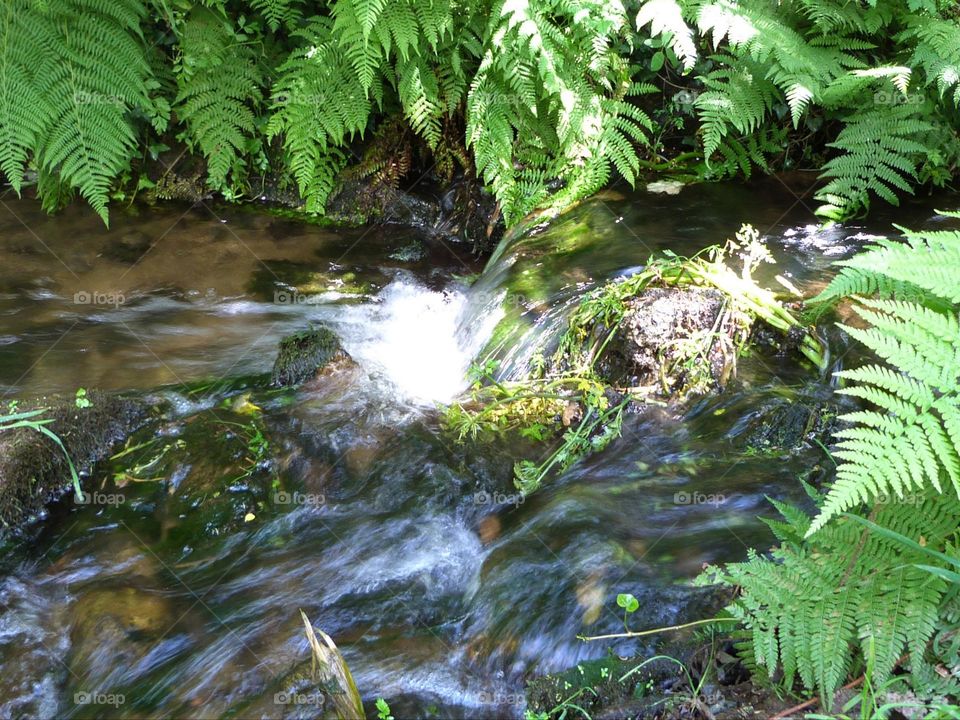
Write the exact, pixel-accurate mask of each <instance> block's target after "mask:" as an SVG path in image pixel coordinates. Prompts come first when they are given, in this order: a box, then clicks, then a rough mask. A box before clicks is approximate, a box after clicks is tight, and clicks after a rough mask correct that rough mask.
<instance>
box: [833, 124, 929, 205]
mask: <svg viewBox="0 0 960 720" xmlns="http://www.w3.org/2000/svg"><path fill="white" fill-rule="evenodd" d="M935 129H936V128H935V126H934V125H933V124H931V123H930V122H927V121H926V120H923V119H921V115H920V113H919V112H918V110H917V109H916V108H915V107H912V106H909V105H897V106H894V107H889V108H871V109H869V110H865V111H863V112H860V113H857V114H856V115H854V116H853V117H852V118H851V119H849V120H848V121H847V123H846V125H845V126H844V128H843V130H841V131H840V134H839V135H838V136H837V139H836V141H835V142H832V143H828V146H829V147H835V148H837V149H839V150H841V151H843V152H842V154H840V155H838V156H837V157H835V158H833V159H831V160H830V161H829V162H827V164H826V165H825V166H824V171H823V172H822V173H821V177H823V178H829V179H830V182H829V183H827V185H826V186H825V187H823V188H822V189H821V190H819V191H818V192H817V195H816V197H817V199H818V200H821V201H823V202H824V204H823V205H822V206H821V207H819V208H818V209H817V213H818V214H819V215H822V216H823V217H825V218H828V219H832V220H841V219H843V218H845V217H848V216H849V215H850V214H852V212H853V210H855V209H858V208H866V207H869V205H870V193H871V192H873V193H876V194H877V195H879V196H880V197H881V198H883V199H884V200H886V201H887V202H889V203H891V204H894V205H896V204H899V201H898V199H897V191H900V192H907V193H909V192H912V183H913V181H915V180H916V174H917V165H918V162H919V159H920V158H921V157H923V156H924V154H925V153H927V152H929V150H930V148H931V146H935V143H934V142H931V141H930V140H929V139H928V140H927V141H926V142H924V139H925V136H927V137H929V136H931V135H933V133H934V130H935Z"/></svg>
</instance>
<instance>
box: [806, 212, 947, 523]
mask: <svg viewBox="0 0 960 720" xmlns="http://www.w3.org/2000/svg"><path fill="white" fill-rule="evenodd" d="M906 240H907V241H906V242H904V243H894V242H890V241H882V242H880V243H878V244H876V245H875V246H873V247H872V248H870V249H868V250H867V251H866V252H863V253H861V254H859V255H857V256H855V257H854V258H852V259H850V260H847V261H844V262H842V263H841V265H842V266H843V270H842V271H841V273H840V275H839V276H838V277H837V278H836V279H835V280H834V281H833V282H832V283H831V284H830V285H829V286H828V287H827V288H826V289H825V290H824V291H823V292H822V293H821V294H820V295H819V296H818V297H817V298H814V302H826V301H835V300H836V299H837V298H839V297H842V296H844V295H847V294H849V293H851V292H855V293H860V294H861V295H860V299H859V302H858V303H857V305H856V306H855V308H854V309H855V311H856V312H857V314H858V315H859V316H860V317H861V318H863V319H864V320H866V321H867V323H868V324H869V327H868V328H866V329H864V328H858V327H849V326H842V327H843V328H844V330H845V331H846V332H847V333H848V334H849V335H850V336H851V337H853V338H854V339H856V340H858V341H859V342H861V343H862V344H863V345H865V346H866V347H868V348H869V349H870V350H872V351H873V352H874V353H875V354H876V355H877V356H878V357H879V358H880V359H881V360H882V361H884V362H885V364H882V365H881V364H870V365H867V366H864V367H861V368H857V369H854V370H846V371H842V372H840V373H839V375H840V376H841V377H843V378H845V379H847V380H849V381H852V382H853V383H854V384H853V385H852V386H850V387H847V388H844V389H842V390H840V392H842V393H845V394H847V395H852V396H855V397H860V398H863V399H865V400H868V401H869V402H870V403H872V404H873V405H875V406H876V407H877V408H878V409H877V410H863V411H858V412H855V413H851V414H849V415H847V416H845V419H846V420H848V421H850V422H852V423H853V426H852V427H850V428H847V429H845V430H842V431H840V432H838V433H837V436H838V437H840V438H842V440H841V442H840V443H839V445H838V449H837V451H836V452H835V455H836V456H837V457H838V458H840V459H842V460H843V461H844V462H843V463H842V464H841V465H840V467H839V468H838V470H837V479H836V482H835V483H834V485H833V486H832V487H831V489H830V492H829V494H828V495H827V499H826V502H825V503H824V507H823V510H822V511H821V513H820V515H819V516H818V517H817V519H816V521H815V522H814V523H813V525H812V526H811V530H810V531H811V532H814V531H816V530H817V529H819V528H821V527H823V526H824V524H826V522H827V521H828V520H830V519H831V518H833V517H835V516H836V515H838V514H839V513H841V512H843V511H845V510H849V509H851V508H855V507H857V506H859V505H860V504H868V503H871V502H873V501H875V500H876V498H877V497H878V496H888V495H889V496H893V495H895V496H897V497H903V496H904V494H907V493H911V492H922V491H925V490H926V489H928V488H930V487H933V488H935V489H936V490H937V491H943V492H950V493H953V494H956V495H958V496H960V318H958V314H957V307H958V305H960V287H958V285H957V281H956V278H957V276H958V273H960V232H956V231H939V232H928V233H912V232H908V233H907V236H906ZM913 290H917V291H919V293H918V294H917V295H911V294H910V293H911V291H913ZM877 292H880V293H883V294H884V295H888V296H889V295H894V296H896V295H899V297H900V298H901V299H896V297H894V298H891V299H887V298H882V299H868V298H866V297H864V296H863V294H865V293H877ZM905 298H912V299H905Z"/></svg>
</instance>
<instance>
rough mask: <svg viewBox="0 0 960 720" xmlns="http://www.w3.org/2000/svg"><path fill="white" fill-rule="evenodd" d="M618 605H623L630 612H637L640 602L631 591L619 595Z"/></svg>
mask: <svg viewBox="0 0 960 720" xmlns="http://www.w3.org/2000/svg"><path fill="white" fill-rule="evenodd" d="M617 605H619V606H620V607H622V608H623V609H624V610H626V611H627V612H628V613H632V612H636V611H637V608H639V607H640V602H639V601H638V600H637V599H636V598H635V597H634V596H633V595H631V594H630V593H620V594H619V595H617Z"/></svg>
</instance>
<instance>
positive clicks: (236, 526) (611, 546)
mask: <svg viewBox="0 0 960 720" xmlns="http://www.w3.org/2000/svg"><path fill="white" fill-rule="evenodd" d="M940 200H941V203H940V204H944V205H946V204H949V201H948V200H944V199H943V198H941V199H940ZM936 206H937V203H935V202H934V201H933V200H931V199H923V200H921V201H915V202H914V203H913V204H911V205H909V206H907V207H904V208H901V209H899V210H897V211H896V212H895V213H894V212H893V211H886V213H885V214H882V213H877V214H876V215H875V216H871V218H870V220H869V222H863V223H859V224H849V225H845V226H836V227H833V228H829V229H824V228H821V227H819V226H818V225H817V223H816V220H815V219H814V218H813V216H812V213H810V211H809V210H808V209H807V207H806V206H805V204H804V201H802V200H798V198H797V196H796V195H794V194H793V192H792V191H790V190H789V189H788V188H787V186H786V185H784V184H783V182H782V181H780V180H777V179H771V180H766V181H764V182H763V183H758V184H754V185H752V186H750V187H744V186H742V185H732V184H730V185H712V186H697V187H692V188H687V189H684V190H683V191H682V192H680V194H678V195H675V196H668V195H656V194H650V193H645V192H640V191H637V192H628V193H614V192H608V193H606V194H603V195H601V196H598V197H597V198H596V199H594V200H591V201H589V202H587V203H584V204H583V205H582V206H580V207H578V208H576V209H575V210H574V211H572V212H570V213H568V214H567V215H565V216H564V217H563V218H561V219H560V220H558V221H556V222H554V223H553V224H551V225H550V226H549V227H547V228H542V229H538V230H537V231H536V232H535V233H534V234H532V235H530V236H527V237H525V238H521V239H519V240H517V241H514V242H513V243H512V244H511V245H509V246H507V247H503V248H501V249H500V250H499V251H498V253H497V254H496V256H495V258H494V260H493V261H492V262H491V263H490V264H489V265H488V266H487V267H486V268H484V263H483V262H482V261H481V260H478V259H477V258H475V257H473V256H472V255H471V254H470V251H469V248H467V247H464V246H459V245H457V246H449V247H448V246H446V245H445V244H444V243H442V242H439V241H435V240H426V239H424V238H422V237H421V236H420V235H419V234H418V233H417V232H416V231H415V230H409V229H403V228H399V227H393V228H391V227H378V228H371V229H364V228H360V229H350V230H331V229H327V228H323V227H318V226H311V225H306V224H302V223H298V222H295V221H292V220H286V219H281V218H277V217H272V216H270V215H268V214H265V213H260V212H256V211H247V210H243V209H239V208H229V207H220V206H213V207H212V209H211V208H208V207H206V206H205V205H201V206H197V207H194V208H186V207H175V206H164V207H162V208H159V209H154V210H149V209H139V210H137V209H130V210H126V211H125V210H123V209H121V208H117V209H116V210H114V211H113V213H112V215H111V227H110V229H109V230H107V229H105V228H104V227H103V225H102V223H101V222H100V220H99V219H98V218H97V217H96V216H95V215H93V213H92V212H90V211H89V210H88V209H86V208H85V207H81V206H80V204H74V205H72V206H70V207H68V208H67V209H66V210H64V211H63V212H61V213H59V214H58V215H56V216H52V217H51V216H48V215H46V214H45V213H44V212H43V211H42V210H41V209H40V207H39V204H38V203H35V202H33V201H29V200H14V199H11V197H7V198H6V199H4V200H3V202H2V207H0V318H2V324H0V392H2V395H3V397H2V401H3V402H4V403H5V404H6V403H8V402H10V401H11V400H14V399H17V398H30V397H35V396H38V395H47V394H53V393H67V394H70V395H72V394H73V393H74V392H75V391H76V390H77V389H78V388H97V389H103V390H114V391H122V392H124V393H130V394H133V395H138V396H144V397H151V398H155V399H156V400H157V401H158V402H162V403H163V404H164V405H165V407H166V408H167V410H166V412H165V415H164V417H163V418H162V419H160V420H158V421H156V422H154V423H153V424H152V425H151V426H149V427H148V428H146V429H145V430H143V431H140V432H138V433H137V434H136V435H134V436H133V438H131V440H130V442H129V443H128V445H127V449H128V450H129V452H127V453H126V454H125V455H124V456H122V457H117V458H115V459H112V460H111V461H109V462H107V463H104V464H101V466H98V468H97V469H96V471H95V472H94V474H93V475H92V476H91V477H89V478H87V480H86V483H87V487H89V488H91V489H92V490H95V492H94V493H93V494H92V501H91V502H90V503H89V504H77V503H75V502H74V501H73V499H72V496H71V497H67V498H66V499H64V500H63V501H61V502H60V503H59V504H57V505H56V506H54V507H52V508H51V509H50V511H49V514H48V516H47V517H44V518H42V519H40V520H39V521H38V522H36V523H34V524H32V525H31V526H30V527H29V528H28V529H27V530H26V531H24V532H23V533H22V534H21V535H18V536H15V537H8V538H7V539H6V540H4V541H3V543H2V544H0V547H2V549H3V553H2V556H0V557H2V559H0V672H2V675H3V678H4V679H3V682H2V683H0V718H27V717H45V718H55V717H56V718H83V717H116V718H162V717H191V718H219V717H238V718H245V717H311V716H312V714H311V713H312V712H313V710H315V708H311V707H310V706H309V705H307V706H303V707H295V708H294V707H291V706H290V705H289V704H283V703H280V702H278V701H277V699H276V693H277V692H278V688H280V687H282V679H283V678H284V677H287V676H288V675H289V673H290V672H292V671H293V669H295V668H297V667H299V666H300V665H302V663H303V662H304V660H306V659H308V658H309V650H308V645H307V640H306V638H305V636H304V632H303V625H302V622H301V620H300V615H299V610H300V609H302V610H303V611H304V612H305V613H306V614H307V615H308V616H309V618H310V619H311V621H312V622H313V624H314V625H315V626H316V627H318V628H321V629H323V630H324V631H325V632H326V633H328V634H329V635H330V636H331V637H332V638H333V639H334V640H335V641H336V643H337V644H338V646H339V647H340V649H341V651H342V652H343V655H344V657H345V658H346V661H347V663H348V665H349V667H350V669H351V670H352V673H353V676H354V679H355V680H356V683H357V686H358V687H359V689H360V692H361V694H362V696H363V700H364V703H365V706H366V708H367V711H368V713H371V714H372V713H375V711H374V710H373V709H372V708H373V703H374V701H375V700H376V698H378V697H384V698H386V699H387V700H388V701H389V702H390V705H391V708H392V709H393V713H394V715H396V716H397V717H398V718H407V717H431V716H432V717H470V718H485V717H521V716H522V714H523V711H524V708H525V701H524V696H523V690H524V682H525V680H526V679H528V678H529V677H531V676H533V675H536V674H542V673H549V672H556V671H560V670H564V669H567V668H570V667H572V666H575V665H576V664H577V663H578V662H582V661H585V660H589V659H592V658H598V657H602V656H604V655H605V654H606V653H607V652H608V648H610V647H613V649H614V651H615V652H617V653H619V654H621V655H636V654H641V653H643V652H647V651H650V650H651V649H652V648H653V647H654V645H653V643H652V642H651V643H649V644H642V643H640V642H639V641H622V642H619V643H616V644H613V645H611V644H609V643H584V642H581V641H579V640H578V639H577V635H578V634H591V635H596V634H602V633H611V632H617V631H618V630H621V629H622V627H623V624H622V623H623V617H622V615H620V614H619V612H618V608H617V607H616V604H615V599H616V595H617V593H621V592H630V593H633V594H634V595H636V597H637V598H638V599H639V600H640V606H641V609H640V611H639V612H638V613H636V615H635V616H634V619H632V620H631V623H632V624H633V626H635V627H637V628H641V627H657V626H662V625H670V624H674V623H677V622H684V621H689V620H695V619H698V618H701V617H704V615H705V614H706V613H708V612H711V611H712V610H714V609H715V606H714V605H713V604H711V603H713V600H712V599H711V597H710V594H709V592H707V591H704V590H702V589H696V588H693V587H691V585H690V580H691V579H692V578H693V577H694V576H696V575H697V573H698V572H699V571H700V569H701V568H702V566H703V564H704V563H714V562H723V561H735V560H739V559H742V558H743V557H744V556H745V553H746V550H747V548H748V547H758V548H764V547H766V546H767V545H768V544H769V541H770V534H769V532H768V530H767V528H766V526H765V525H764V524H763V523H762V522H761V521H760V520H759V519H758V516H761V515H765V516H771V515H772V509H771V508H770V506H769V504H768V502H767V501H766V499H765V498H766V496H770V497H775V498H779V499H789V500H796V501H800V500H801V499H802V498H803V497H804V491H803V489H802V487H801V486H800V483H799V482H798V481H797V478H798V477H799V476H803V475H804V473H807V472H809V471H810V470H811V468H814V467H816V466H818V465H820V464H822V463H824V462H826V458H825V455H824V452H823V450H822V449H821V448H819V447H816V446H812V445H808V444H801V445H800V446H799V447H796V448H793V449H791V450H789V451H787V452H780V453H768V452H757V451H756V448H754V447H752V445H751V438H753V437H754V436H755V433H756V431H757V428H758V427H760V426H762V424H763V422H764V421H765V419H766V418H768V417H769V416H770V414H771V413H774V412H777V411H779V410H782V409H783V408H790V407H792V406H798V405H801V406H802V405H809V406H813V405H816V404H817V403H820V402H823V401H826V400H828V399H829V397H830V381H829V377H824V376H821V375H820V374H818V373H817V371H815V370H814V369H812V368H810V367H808V366H803V365H801V364H799V363H798V362H797V361H796V358H793V357H780V356H777V355H775V354H773V353H772V352H764V350H763V349H762V348H761V349H760V350H758V351H756V352H754V353H751V354H750V355H749V356H747V357H745V358H744V359H743V360H742V361H741V363H740V368H739V375H738V378H737V381H736V382H735V383H733V385H732V386H731V387H730V388H728V389H727V390H726V391H725V392H723V393H721V394H719V395H716V396H711V397H705V398H701V399H699V400H697V401H694V402H691V403H690V404H689V405H688V406H686V407H684V408H654V409H651V410H650V411H648V412H643V413H635V414H632V415H630V416H629V417H628V418H627V419H626V421H625V424H624V430H623V435H622V437H621V438H620V439H619V440H617V441H615V442H614V443H612V444H611V445H610V446H609V447H608V448H607V449H606V450H605V451H604V452H602V453H600V454H598V455H595V456H593V457H590V458H588V459H587V460H586V461H583V462H581V463H579V464H577V465H575V466H574V467H572V468H571V469H570V470H569V471H567V472H566V473H564V474H563V475H562V476H560V477H557V478H555V479H553V480H551V481H549V482H548V483H547V484H546V485H545V486H544V487H543V488H542V489H541V490H539V491H538V492H537V493H535V494H533V495H532V496H530V497H522V496H519V495H518V494H517V493H516V490H515V489H514V488H513V484H512V466H513V463H514V462H515V461H516V459H517V458H518V453H520V452H530V451H531V448H530V447H529V446H521V445H518V444H516V443H512V442H508V441H496V442H484V443H470V442H467V443H465V444H458V443H457V442H456V441H455V438H453V437H451V436H450V435H449V433H447V432H444V430H443V427H442V425H441V416H440V413H439V412H438V409H437V408H438V404H442V403H446V402H449V401H451V400H453V399H454V398H455V397H456V396H457V395H458V393H460V392H462V391H463V390H464V389H465V388H466V387H467V380H466V374H467V370H468V368H469V367H470V365H471V363H472V362H473V361H474V359H476V358H477V357H479V356H480V355H481V354H482V353H485V352H492V353H493V354H494V355H495V356H496V357H497V359H498V360H499V361H500V370H499V372H500V374H501V376H502V377H505V378H509V377H516V376H518V375H519V374H521V373H522V371H523V370H524V369H525V368H526V367H527V366H528V364H529V363H530V362H531V358H532V357H533V356H534V354H535V352H536V351H537V349H539V348H542V347H543V346H544V344H545V343H546V344H548V343H549V341H550V339H551V338H555V336H556V333H557V332H558V329H559V328H560V327H561V325H562V323H563V321H564V318H565V313H566V312H568V311H569V310H570V308H571V307H572V304H573V303H575V302H576V299H577V297H579V295H580V294H581V293H582V292H583V291H584V290H585V289H588V288H590V287H592V286H594V285H595V284H597V283H599V282H602V281H603V280H606V279H609V278H612V277H616V276H618V275H622V274H626V273H629V272H630V271H631V270H636V269H638V268H639V267H641V266H642V265H643V264H644V263H645V262H646V260H647V259H648V258H649V257H650V255H651V253H653V252H656V251H659V250H663V249H667V248H669V249H671V250H673V251H675V252H677V253H680V254H690V253H693V252H696V251H698V250H699V249H702V248H703V247H706V246H707V245H710V244H713V243H718V242H722V241H723V240H724V239H725V238H727V237H731V236H732V235H733V233H735V232H736V231H737V229H738V228H739V227H740V225H741V223H743V222H750V223H752V224H753V225H754V226H756V227H757V228H758V229H759V230H760V231H761V233H763V235H764V236H765V237H766V238H767V240H768V243H769V246H770V249H771V251H772V252H773V254H774V256H775V257H776V259H777V261H778V264H777V265H776V266H775V267H774V266H766V267H765V268H764V269H763V275H762V276H761V280H762V282H764V283H765V284H767V285H768V286H770V287H774V286H775V284H774V282H773V276H774V275H776V274H781V275H783V276H785V277H787V278H789V280H790V281H791V282H793V283H794V284H796V285H797V286H798V287H800V288H802V289H810V288H811V284H810V283H811V281H813V280H816V281H818V282H821V283H822V282H823V279H824V277H827V276H828V274H829V267H830V264H831V263H832V262H834V261H835V260H837V259H840V258H842V257H845V256H847V255H849V254H850V253H851V252H853V251H854V250H855V249H856V248H857V247H860V246H861V245H862V244H863V243H864V242H865V241H866V240H867V239H868V238H869V237H870V234H871V233H875V234H881V233H883V234H889V233H892V232H895V231H894V230H893V229H892V228H891V222H894V221H895V222H897V223H899V224H903V225H907V226H910V227H913V228H920V227H928V226H935V225H936V224H937V223H938V222H939V220H940V219H939V218H938V216H936V214H935V212H934V210H933V208H934V207H936ZM318 322H320V323H324V324H326V325H327V326H329V327H330V328H332V329H333V330H334V331H335V332H336V333H337V334H338V335H339V336H340V337H341V339H342V342H343V344H344V347H345V348H346V350H347V351H348V352H349V353H350V355H351V356H352V357H353V358H354V360H356V363H357V364H356V367H351V368H346V369H344V370H342V371H338V372H335V373H333V374H331V375H328V376H325V377H320V378H318V379H316V380H314V381H311V382H308V383H307V384H305V385H303V386H302V387H300V388H299V389H297V390H296V391H276V390H268V389H267V388H266V374H268V373H269V372H270V369H271V366H272V364H273V361H274V358H275V356H276V349H277V345H278V342H279V341H280V339H281V338H282V337H284V336H285V335H289V334H290V333H292V332H296V331H298V330H301V329H304V328H306V327H308V326H309V325H310V324H311V323H318ZM833 349H834V351H835V355H836V357H835V358H834V362H835V365H836V363H842V362H843V360H842V359H841V357H842V355H843V350H844V348H843V347H842V346H840V345H839V344H837V343H836V342H835V343H834V347H833ZM256 428H259V429H261V430H262V433H263V436H264V437H265V438H266V440H267V441H268V442H269V447H268V449H267V450H266V451H262V452H259V453H257V452H254V451H253V450H251V446H252V445H253V444H255V441H256V438H255V436H254V430H255V429H256ZM535 451H536V452H541V453H542V452H545V449H544V448H541V449H539V450H535ZM90 698H95V702H91V701H90ZM298 713H300V714H298Z"/></svg>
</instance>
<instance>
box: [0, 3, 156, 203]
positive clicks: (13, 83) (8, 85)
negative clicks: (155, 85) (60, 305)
mask: <svg viewBox="0 0 960 720" xmlns="http://www.w3.org/2000/svg"><path fill="white" fill-rule="evenodd" d="M144 10H145V9H144V6H143V3H142V2H141V1H140V0H117V1H116V2H104V1H102V0H58V1H57V2H50V3H44V4H39V3H35V2H29V1H27V0H12V1H11V2H9V3H5V7H4V10H3V11H0V12H2V13H3V14H2V15H0V48H2V50H0V52H2V58H3V62H2V65H3V67H2V69H0V128H2V129H0V169H2V170H3V172H4V174H5V175H7V177H8V179H9V180H10V182H11V184H12V185H13V186H14V188H15V189H16V190H17V191H18V192H19V189H20V186H21V182H22V178H23V169H24V165H25V163H26V161H27V159H28V156H29V155H30V154H32V155H33V157H34V159H35V161H36V163H37V165H38V166H39V168H40V171H41V176H42V177H43V178H45V180H44V186H45V187H46V188H48V189H52V188H54V187H57V188H60V187H72V188H77V189H78V190H79V191H80V194H81V195H82V196H83V197H84V198H85V199H86V200H87V201H88V202H89V203H90V205H91V206H92V207H93V208H94V209H95V210H96V211H97V213H98V214H99V215H100V217H101V218H103V221H104V222H107V199H108V193H109V189H110V186H111V184H112V182H113V180H114V178H115V177H116V176H117V175H118V174H119V173H120V172H121V171H122V170H123V169H124V168H125V167H126V166H127V164H128V162H129V158H130V156H131V155H132V153H133V148H134V146H135V142H136V135H135V132H134V129H133V127H132V126H131V124H130V121H129V118H128V111H129V110H130V109H132V108H136V107H145V106H146V105H147V95H146V85H145V83H146V79H147V77H148V76H149V73H150V68H149V66H148V64H147V62H146V58H145V53H144V49H143V44H142V39H141V36H140V20H141V18H142V17H143V15H144ZM54 176H56V177H57V178H58V179H57V180H56V181H54V180H53V178H54ZM60 194H61V193H60V192H59V191H57V192H56V193H55V195H57V196H59V195H60Z"/></svg>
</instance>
